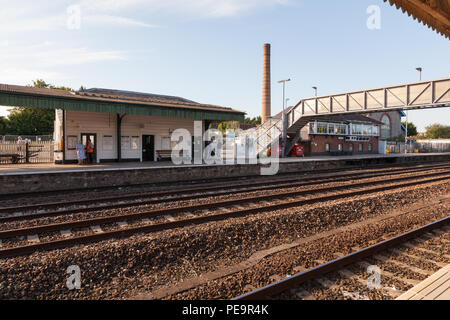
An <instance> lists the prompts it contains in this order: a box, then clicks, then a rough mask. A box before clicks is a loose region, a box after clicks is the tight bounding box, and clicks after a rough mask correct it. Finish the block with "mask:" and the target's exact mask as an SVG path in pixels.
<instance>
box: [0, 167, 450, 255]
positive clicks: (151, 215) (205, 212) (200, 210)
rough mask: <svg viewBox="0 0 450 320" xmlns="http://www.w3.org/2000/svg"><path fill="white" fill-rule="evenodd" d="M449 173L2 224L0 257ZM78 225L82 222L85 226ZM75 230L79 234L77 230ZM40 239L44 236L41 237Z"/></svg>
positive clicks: (361, 192)
mask: <svg viewBox="0 0 450 320" xmlns="http://www.w3.org/2000/svg"><path fill="white" fill-rule="evenodd" d="M449 179H450V170H442V171H439V172H431V173H425V174H420V175H415V176H407V177H401V178H390V179H384V180H378V181H373V182H370V183H369V184H370V186H368V182H367V181H365V182H361V183H356V184H354V183H353V184H348V185H343V186H333V187H322V188H318V189H314V190H301V191H295V192H293V191H290V192H278V193H275V194H270V195H262V196H256V197H254V196H253V197H247V198H241V199H234V200H225V201H218V202H214V203H207V204H195V205H188V206H181V207H173V208H165V209H157V210H150V211H145V212H139V213H132V214H122V215H112V216H107V217H98V218H92V219H84V220H76V221H67V222H62V223H54V224H46V225H38V226H33V227H27V228H19V229H11V230H4V231H0V239H2V241H4V240H5V239H6V240H7V242H3V243H1V244H0V258H6V257H11V256H16V255H24V254H30V253H33V252H35V251H38V250H51V249H57V248H63V247H68V246H72V245H75V244H82V243H89V242H95V241H101V240H105V239H111V238H117V237H124V236H130V235H133V234H137V233H141V232H146V233H150V232H157V231H162V230H169V229H174V228H179V227H185V226H189V225H195V224H202V223H207V222H212V221H220V220H225V219H229V218H233V217H242V216H246V215H252V214H258V213H262V212H267V211H273V210H279V209H284V208H291V207H295V206H301V205H306V204H313V203H318V202H326V201H331V200H336V199H343V198H348V197H354V196H359V195H369V194H373V193H377V192H382V191H388V190H395V189H399V188H405V187H408V186H414V185H418V184H426V183H435V182H442V181H445V180H449ZM175 215H177V216H175ZM151 219H153V220H151ZM131 221H135V222H136V225H131V224H130V222H131ZM83 228H85V229H86V228H87V230H84V229H83ZM77 232H78V235H77ZM80 233H81V234H82V235H79V234H80ZM8 239H9V240H8ZM10 239H13V241H10ZM42 239H48V240H45V241H43V240H42Z"/></svg>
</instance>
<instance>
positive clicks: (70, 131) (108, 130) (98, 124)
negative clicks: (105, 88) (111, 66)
mask: <svg viewBox="0 0 450 320" xmlns="http://www.w3.org/2000/svg"><path fill="white" fill-rule="evenodd" d="M180 128H184V129H187V130H189V131H190V132H191V135H194V119H181V118H165V117H154V116H141V115H126V116H125V117H124V118H123V119H122V128H121V129H122V133H121V135H122V137H129V140H127V139H124V141H129V142H130V143H127V146H123V145H122V159H140V160H142V146H141V144H142V135H154V136H155V150H162V149H167V148H168V147H169V149H170V143H169V141H170V132H172V131H174V130H175V129H180ZM55 130H56V127H55ZM82 133H90V134H93V133H95V134H96V135H97V142H96V144H97V162H100V160H111V159H117V115H116V114H113V113H100V112H84V111H66V160H76V158H77V157H76V150H68V147H70V146H69V145H68V137H69V136H72V137H74V136H76V137H77V138H76V140H77V141H81V134H82ZM105 136H111V137H112V141H113V143H112V147H111V150H108V149H109V148H108V144H106V143H104V142H105V140H106V139H108V138H105ZM133 137H137V139H136V138H135V139H136V140H137V146H132V143H131V141H132V140H133ZM72 139H73V138H72ZM119 139H121V138H119ZM133 147H134V148H135V149H133ZM136 147H137V148H136ZM155 159H156V157H155Z"/></svg>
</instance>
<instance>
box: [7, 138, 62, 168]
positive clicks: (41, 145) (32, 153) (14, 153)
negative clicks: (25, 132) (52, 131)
mask: <svg viewBox="0 0 450 320" xmlns="http://www.w3.org/2000/svg"><path fill="white" fill-rule="evenodd" d="M53 151H54V143H53V142H52V141H37V142H36V141H32V142H28V143H25V142H17V141H0V164H11V163H51V162H53Z"/></svg>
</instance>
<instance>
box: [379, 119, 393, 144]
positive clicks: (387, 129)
mask: <svg viewBox="0 0 450 320" xmlns="http://www.w3.org/2000/svg"><path fill="white" fill-rule="evenodd" d="M381 122H383V125H382V126H381V139H388V138H389V137H390V136H391V120H390V119H389V117H388V116H387V115H383V117H382V118H381Z"/></svg>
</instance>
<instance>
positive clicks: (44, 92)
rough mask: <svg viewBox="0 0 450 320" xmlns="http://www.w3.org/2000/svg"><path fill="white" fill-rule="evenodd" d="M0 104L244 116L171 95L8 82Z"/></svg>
mask: <svg viewBox="0 0 450 320" xmlns="http://www.w3.org/2000/svg"><path fill="white" fill-rule="evenodd" d="M0 106H13V107H30V108H45V109H62V110H76V111H87V112H105V113H117V114H136V115H147V116H159V117H169V118H190V119H197V120H219V121H241V122H242V121H243V120H244V116H245V112H243V111H238V110H234V109H232V108H227V107H221V106H216V105H211V104H201V103H197V102H194V101H191V100H187V99H184V98H180V97H174V96H165V95H156V94H150V93H141V92H132V91H123V90H113V89H98V88H95V89H88V90H83V91H66V90H58V89H47V88H34V87H30V86H17V85H9V84H0Z"/></svg>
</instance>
